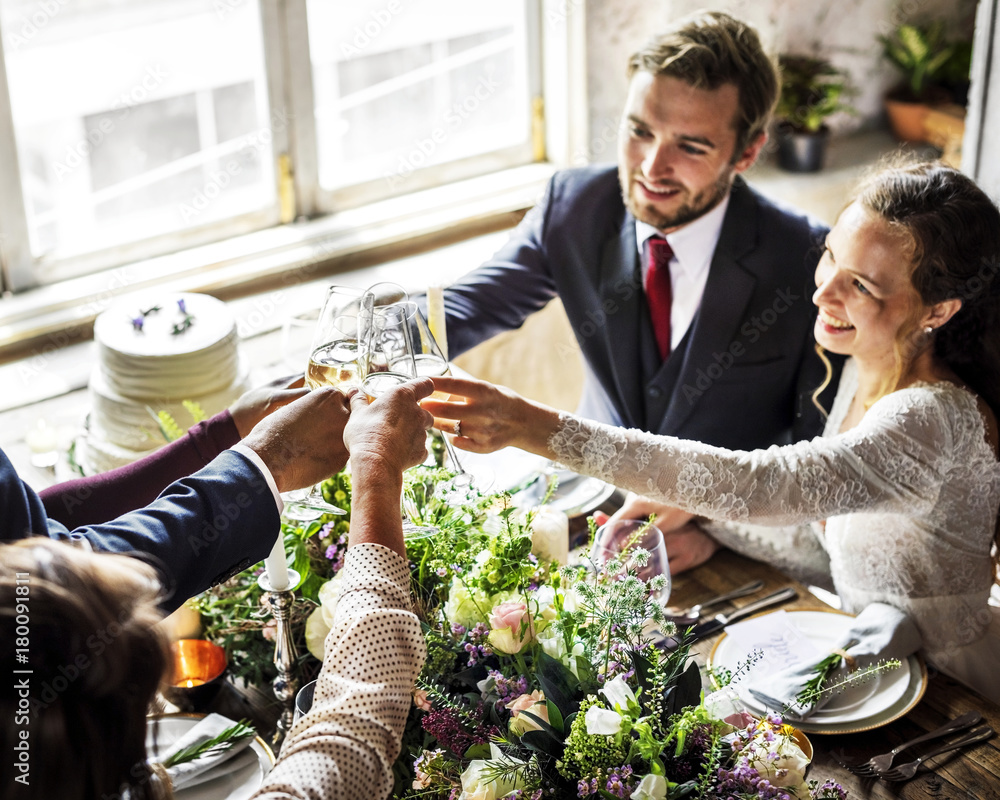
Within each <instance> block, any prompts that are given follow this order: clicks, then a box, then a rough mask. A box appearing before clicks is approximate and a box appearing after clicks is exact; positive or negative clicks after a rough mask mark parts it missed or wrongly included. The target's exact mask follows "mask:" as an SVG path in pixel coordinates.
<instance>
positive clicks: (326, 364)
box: [282, 285, 362, 522]
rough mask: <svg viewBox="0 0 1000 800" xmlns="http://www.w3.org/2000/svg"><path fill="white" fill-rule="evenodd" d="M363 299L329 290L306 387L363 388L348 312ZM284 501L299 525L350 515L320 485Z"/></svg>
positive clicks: (298, 491)
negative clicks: (333, 515)
mask: <svg viewBox="0 0 1000 800" xmlns="http://www.w3.org/2000/svg"><path fill="white" fill-rule="evenodd" d="M361 296H362V293H361V292H360V291H359V290H357V289H352V288H350V287H347V286H336V285H335V286H331V287H330V288H329V289H328V290H327V293H326V297H325V299H324V302H323V307H322V309H321V310H320V314H319V319H318V320H317V323H316V329H315V331H314V333H313V340H312V347H311V348H310V353H309V363H308V364H307V365H306V386H308V387H309V388H310V389H318V388H320V387H321V386H332V387H334V388H336V389H343V388H348V387H350V386H358V385H360V383H361V376H360V375H359V361H358V356H359V352H358V346H359V345H358V318H357V316H354V315H352V314H350V313H349V312H350V310H352V309H354V308H356V307H357V306H358V304H359V302H360V299H361ZM282 498H283V499H284V500H285V502H286V503H287V506H286V508H285V516H286V517H288V518H289V519H293V520H296V521H297V522H309V521H311V520H314V519H319V518H320V517H321V516H323V515H324V514H346V513H347V512H346V511H345V510H344V509H342V508H340V507H339V506H335V505H333V504H331V503H329V502H327V500H326V498H324V497H323V491H322V489H321V487H320V484H314V485H313V486H310V487H307V488H304V489H294V490H292V491H289V492H285V493H284V494H282Z"/></svg>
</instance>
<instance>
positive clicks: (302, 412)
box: [243, 387, 350, 492]
mask: <svg viewBox="0 0 1000 800" xmlns="http://www.w3.org/2000/svg"><path fill="white" fill-rule="evenodd" d="M349 416H350V409H349V408H348V405H347V395H346V394H344V393H343V392H341V391H340V390H338V389H331V388H329V387H324V388H321V389H314V390H313V391H311V392H309V393H308V394H306V395H305V396H304V397H301V398H299V399H298V400H296V401H295V402H293V403H289V404H288V405H286V406H284V407H283V408H279V409H278V410H277V411H275V412H273V413H272V414H269V415H268V416H266V417H264V419H262V420H261V421H260V422H259V423H258V424H257V425H256V426H255V427H254V429H253V430H252V431H251V432H250V433H249V434H248V435H247V436H246V437H245V438H244V439H243V444H245V445H246V446H247V447H249V448H250V449H251V450H253V451H254V452H255V453H257V455H259V456H260V458H261V460H262V461H263V462H264V463H265V464H266V465H267V468H268V469H269V470H270V471H271V475H273V476H274V482H275V484H277V487H278V491H279V492H287V491H289V490H291V489H302V488H305V487H306V486H312V485H313V484H314V483H319V482H320V481H322V480H326V479H327V478H329V477H330V476H331V475H333V474H334V473H336V472H339V471H340V470H342V469H343V468H344V465H345V464H346V463H347V457H348V455H349V454H348V452H347V447H346V446H345V445H344V426H345V425H347V420H348V418H349Z"/></svg>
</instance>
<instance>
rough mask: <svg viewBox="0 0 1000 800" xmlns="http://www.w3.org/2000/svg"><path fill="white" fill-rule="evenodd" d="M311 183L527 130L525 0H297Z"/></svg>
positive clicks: (468, 149)
mask: <svg viewBox="0 0 1000 800" xmlns="http://www.w3.org/2000/svg"><path fill="white" fill-rule="evenodd" d="M307 8H308V15H309V41H310V52H311V58H312V65H313V83H314V92H315V98H316V135H317V141H318V150H319V172H320V184H321V185H322V186H323V188H325V189H333V188H338V187H342V186H349V185H352V184H357V183H366V182H368V181H372V180H378V179H383V180H385V181H386V183H387V185H388V188H389V189H391V190H393V191H403V190H405V183H406V177H407V176H408V175H410V174H411V173H413V172H414V171H415V170H419V169H422V168H424V167H428V166H432V165H436V164H443V163H445V162H448V161H454V160H457V159H461V158H466V157H468V156H474V155H479V154H482V153H488V152H492V151H495V150H500V149H503V148H507V147H511V146H513V145H517V144H521V143H523V142H525V141H527V140H528V138H529V135H530V108H531V98H530V95H529V88H528V63H527V62H528V55H527V38H526V32H525V23H526V14H527V12H526V9H525V0H477V2H476V3H474V4H470V3H468V2H467V0H408V2H402V0H355V2H352V3H350V4H346V3H333V2H330V0H308V4H307Z"/></svg>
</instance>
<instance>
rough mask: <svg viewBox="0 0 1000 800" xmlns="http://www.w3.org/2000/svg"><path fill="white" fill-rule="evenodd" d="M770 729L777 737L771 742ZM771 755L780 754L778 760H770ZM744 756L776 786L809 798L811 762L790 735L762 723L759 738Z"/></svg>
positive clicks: (755, 739) (755, 737)
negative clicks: (808, 777) (807, 770)
mask: <svg viewBox="0 0 1000 800" xmlns="http://www.w3.org/2000/svg"><path fill="white" fill-rule="evenodd" d="M768 730H771V731H772V732H773V735H774V738H773V740H772V741H770V742H768V741H767V740H766V739H765V738H764V737H765V736H766V734H767V731H768ZM771 753H775V754H777V758H773V759H772V758H770V757H769V755H770V754H771ZM742 755H744V756H746V758H747V760H748V761H749V762H750V766H752V767H753V768H754V769H756V770H757V772H759V773H760V774H761V775H762V776H764V777H765V778H767V780H768V781H769V782H770V783H771V785H772V786H781V787H787V788H789V789H792V790H794V792H795V793H796V794H797V795H798V796H799V797H808V796H809V790H808V786H807V785H806V779H805V773H806V768H807V767H808V766H809V759H808V758H806V756H805V753H803V752H802V750H801V749H800V748H799V746H798V745H797V744H796V743H795V740H794V739H793V738H792V737H791V735H790V734H787V733H783V732H781V731H780V730H779V729H774V728H770V726H768V725H766V724H762V725H761V726H760V730H759V732H758V733H757V735H756V736H754V738H753V739H752V740H751V741H750V743H749V744H748V745H747V746H746V747H745V748H744V749H743V752H742Z"/></svg>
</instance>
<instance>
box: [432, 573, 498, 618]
mask: <svg viewBox="0 0 1000 800" xmlns="http://www.w3.org/2000/svg"><path fill="white" fill-rule="evenodd" d="M492 607H493V603H491V602H490V601H489V600H488V599H487V598H486V596H485V595H483V594H482V593H481V592H476V593H475V594H473V593H471V592H469V590H468V589H467V588H465V584H464V583H462V582H461V581H460V580H458V579H457V578H454V579H452V582H451V587H450V588H449V589H448V600H447V601H446V602H445V604H444V615H445V617H446V618H447V620H448V621H449V622H451V623H457V624H459V625H464V626H465V627H466V628H471V627H473V626H474V625H475V624H476V623H477V622H486V613H485V612H488V611H489V610H490V609H491V608H492ZM480 609H482V611H480Z"/></svg>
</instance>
